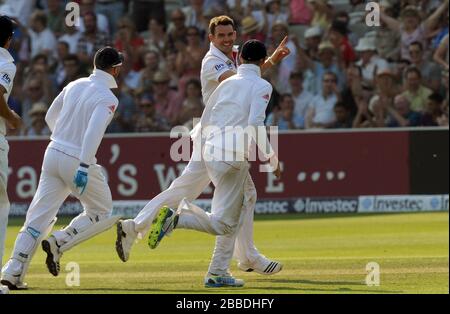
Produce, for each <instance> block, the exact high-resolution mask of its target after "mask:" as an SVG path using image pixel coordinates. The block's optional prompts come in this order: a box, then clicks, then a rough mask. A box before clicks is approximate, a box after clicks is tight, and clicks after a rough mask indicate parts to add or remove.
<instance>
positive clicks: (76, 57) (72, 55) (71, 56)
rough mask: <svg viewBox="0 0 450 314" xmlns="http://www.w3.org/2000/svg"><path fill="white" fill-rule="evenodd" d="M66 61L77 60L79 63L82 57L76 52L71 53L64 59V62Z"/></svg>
mask: <svg viewBox="0 0 450 314" xmlns="http://www.w3.org/2000/svg"><path fill="white" fill-rule="evenodd" d="M66 61H75V62H76V63H79V62H80V59H79V58H78V56H77V55H76V54H69V55H67V56H66V57H65V58H64V59H63V64H64V63H66Z"/></svg>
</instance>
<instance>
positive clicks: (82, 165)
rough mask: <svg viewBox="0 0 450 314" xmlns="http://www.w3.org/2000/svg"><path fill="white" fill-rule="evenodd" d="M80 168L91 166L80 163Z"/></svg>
mask: <svg viewBox="0 0 450 314" xmlns="http://www.w3.org/2000/svg"><path fill="white" fill-rule="evenodd" d="M80 167H83V168H89V165H88V164H85V163H84V162H80Z"/></svg>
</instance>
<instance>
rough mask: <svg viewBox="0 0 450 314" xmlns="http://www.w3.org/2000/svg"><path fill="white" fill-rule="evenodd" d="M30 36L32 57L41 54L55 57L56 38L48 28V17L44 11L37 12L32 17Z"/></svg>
mask: <svg viewBox="0 0 450 314" xmlns="http://www.w3.org/2000/svg"><path fill="white" fill-rule="evenodd" d="M28 34H29V36H30V40H31V57H34V56H36V55H37V54H39V53H44V54H46V55H48V56H49V57H50V56H55V51H56V38H55V35H53V33H52V31H51V30H50V29H48V27H47V16H46V15H45V12H43V11H35V12H34V13H33V14H32V15H31V19H30V29H29V30H28Z"/></svg>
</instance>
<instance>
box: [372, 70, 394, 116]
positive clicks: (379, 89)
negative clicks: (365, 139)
mask: <svg viewBox="0 0 450 314" xmlns="http://www.w3.org/2000/svg"><path fill="white" fill-rule="evenodd" d="M375 87H376V90H375V95H373V96H372V97H371V98H370V101H369V110H370V111H371V112H372V113H375V110H374V108H375V107H376V106H377V104H378V102H383V103H389V104H392V103H393V101H394V97H395V95H398V93H399V91H398V88H397V86H396V84H395V76H394V73H393V72H392V71H391V69H390V68H386V69H378V70H377V76H376V80H375ZM377 108H381V106H378V107H377ZM378 113H380V112H378ZM379 117H380V116H378V118H379Z"/></svg>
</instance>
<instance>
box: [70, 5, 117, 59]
mask: <svg viewBox="0 0 450 314" xmlns="http://www.w3.org/2000/svg"><path fill="white" fill-rule="evenodd" d="M83 20H84V26H85V28H86V30H85V31H84V33H82V35H81V37H80V40H79V41H78V46H77V54H78V58H79V59H80V60H81V62H83V63H84V64H86V65H90V64H91V63H92V62H91V61H92V60H93V58H94V54H95V52H96V51H98V50H99V49H100V48H102V47H105V46H109V45H110V39H109V36H108V34H107V33H105V32H102V31H100V30H98V29H97V16H96V15H95V14H94V13H92V12H87V13H85V14H84V16H83Z"/></svg>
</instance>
